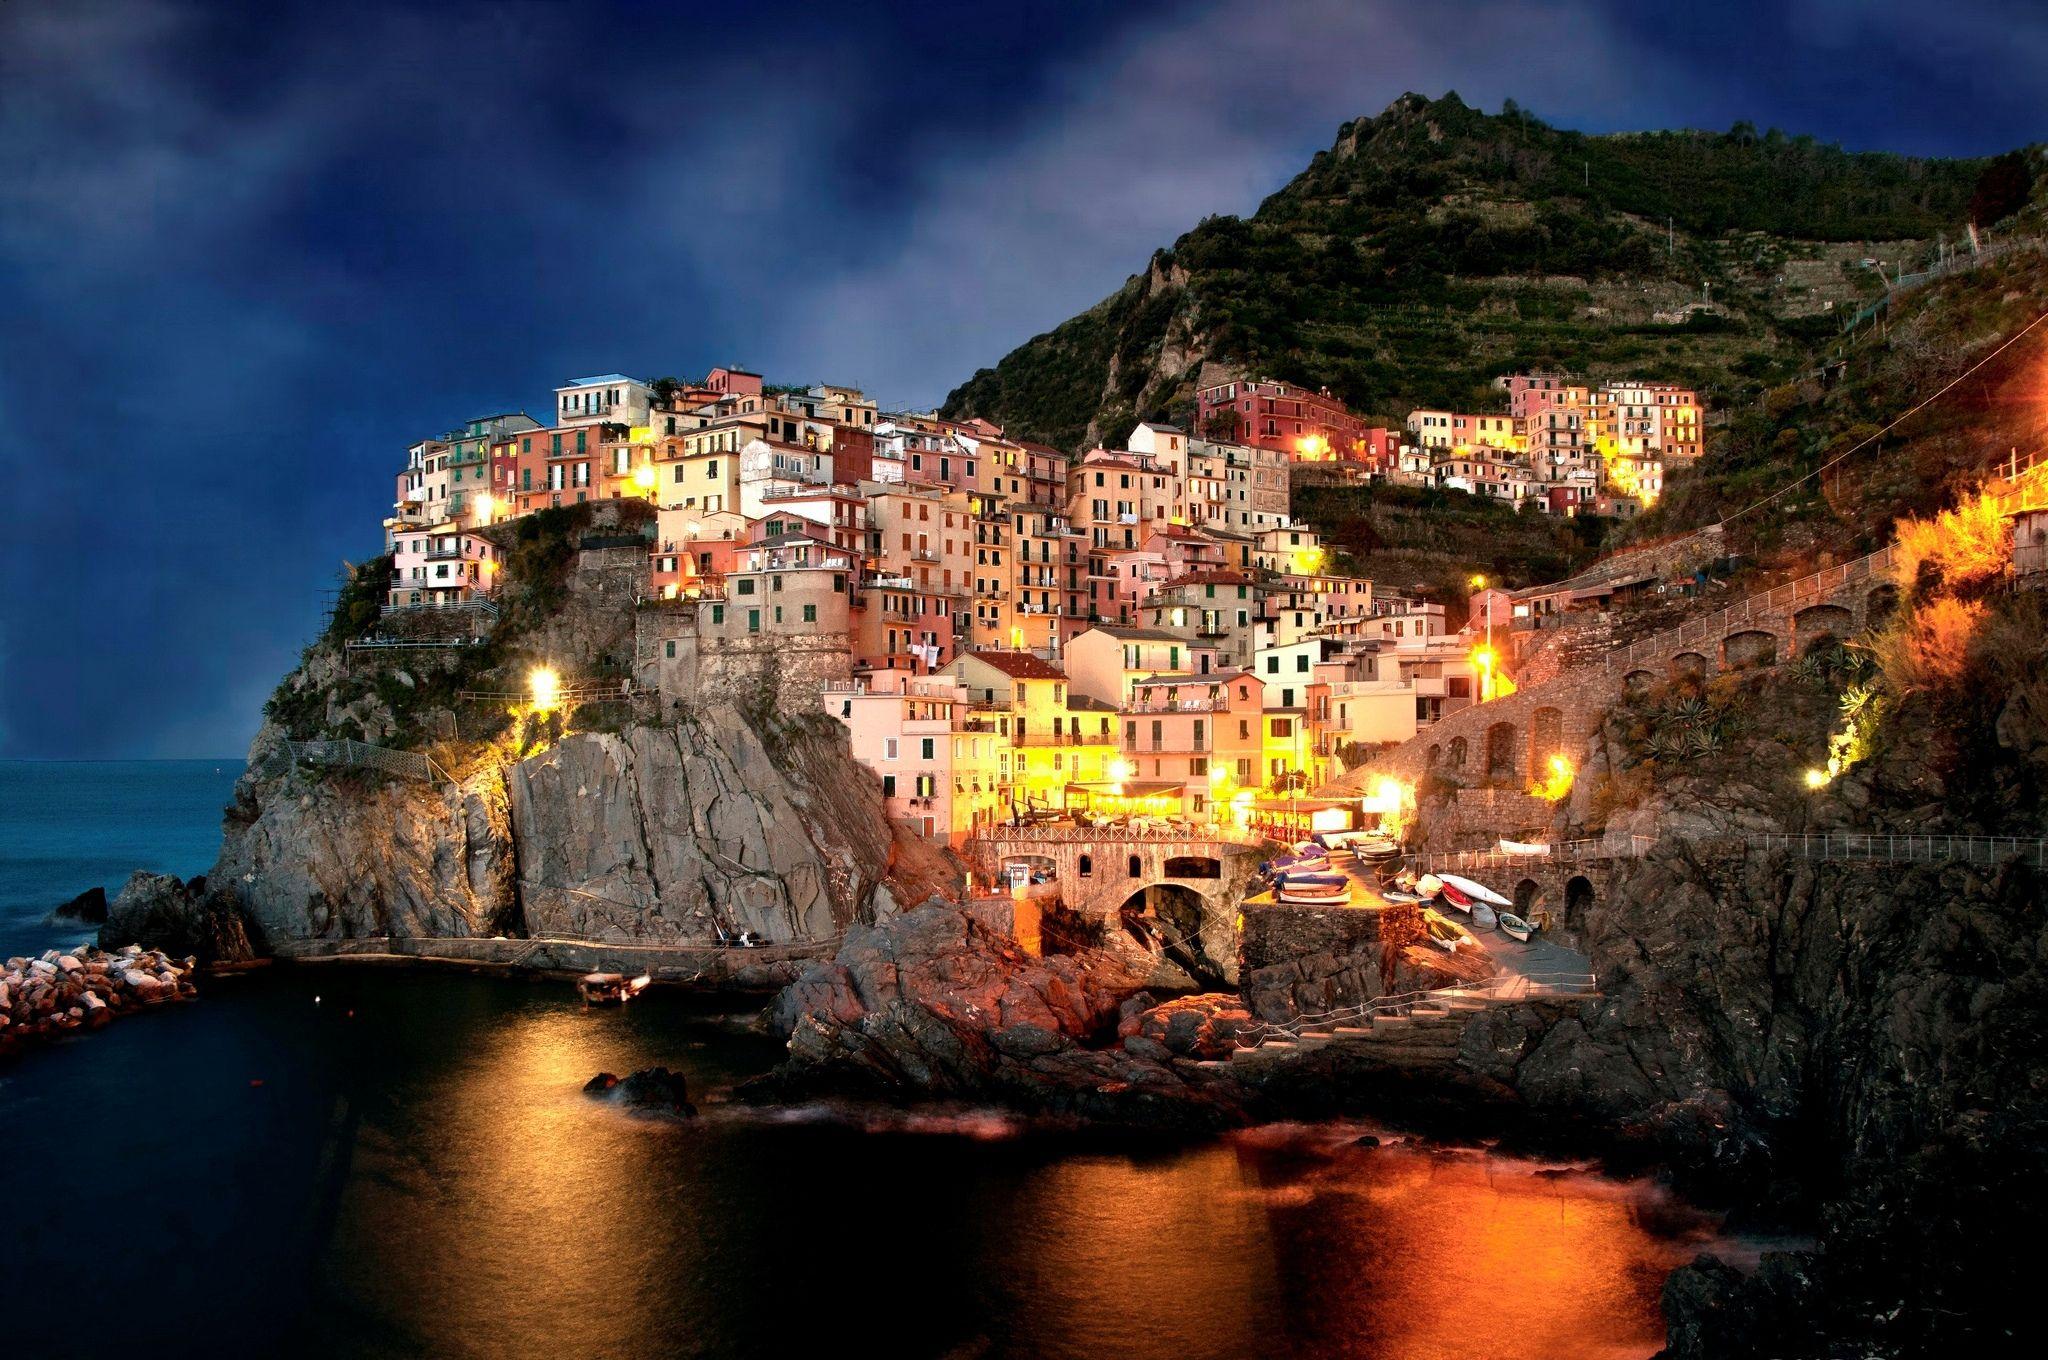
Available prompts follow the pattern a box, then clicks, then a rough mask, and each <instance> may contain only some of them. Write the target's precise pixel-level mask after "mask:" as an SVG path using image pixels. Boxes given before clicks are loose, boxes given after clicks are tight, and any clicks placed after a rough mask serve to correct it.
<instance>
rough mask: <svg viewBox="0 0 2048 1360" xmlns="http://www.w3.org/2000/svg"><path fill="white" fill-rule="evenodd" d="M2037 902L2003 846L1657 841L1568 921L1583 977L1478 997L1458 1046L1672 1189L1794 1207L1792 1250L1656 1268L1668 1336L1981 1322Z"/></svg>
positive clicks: (1896, 1344)
mask: <svg viewBox="0 0 2048 1360" xmlns="http://www.w3.org/2000/svg"><path fill="white" fill-rule="evenodd" d="M2041 901H2042V885H2041V882H2040V880H2039V878H2038V877H2037V876H2036V875H2035V874H2034V873H2033V872H2032V871H2030V870H2028V869H2026V868H2025V867H2023V866H2019V865H2009V866H2007V867H2006V868H2004V869H2001V870H1987V869H1982V868H1972V867H1969V866H1965V865H1959V864H1949V865H1882V866H1876V865H1871V866H1865V865H1820V866H1816V865H1810V864H1806V863H1801V862H1796V861H1791V860H1789V859H1787V858H1786V857H1784V856H1782V855H1777V854H1772V853H1762V852H1752V853H1748V854H1733V855H1716V856H1714V857H1712V858H1698V857H1695V856H1694V855H1693V854H1692V853H1691V852H1690V850H1689V849H1688V848H1687V847H1685V846H1682V845H1680V846H1675V847H1671V848H1667V849H1665V850H1662V851H1660V852H1659V853H1658V854H1656V855H1655V856H1653V857H1652V858H1650V859H1647V860H1645V861H1642V862H1640V863H1638V864H1636V865H1634V866H1633V867H1632V868H1631V869H1630V870H1629V871H1628V872H1627V873H1626V874H1625V875H1624V876H1623V877H1621V878H1620V879H1619V880H1618V882H1617V885H1616V891H1615V892H1614V893H1613V894H1612V895H1611V897H1610V898H1608V899H1607V900H1604V901H1601V902H1597V903H1595V904H1594V906H1593V907H1592V909H1591V910H1589V911H1588V912H1587V914H1586V919H1585V920H1584V921H1583V923H1582V928H1581V939H1582V941H1583V943H1584V944H1585V946H1586V948H1587V951H1588V953H1589V954H1590V955H1591V956H1592V958H1593V960H1594V963H1595V966H1596V968H1597V969H1598V971H1599V973H1600V978H1601V990H1602V993H1603V995H1602V998H1601V999H1600V1000H1599V1001H1598V1002H1592V1003H1586V1004H1583V1005H1579V1006H1575V1007H1569V1008H1563V1009H1562V1010H1559V1009H1556V1008H1553V1009H1551V1010H1550V1011H1548V1012H1547V1013H1546V1012H1542V1011H1538V1010H1537V1009H1535V1008H1517V1009H1514V1010H1501V1011H1496V1012H1492V1013H1489V1014H1487V1015H1485V1016H1483V1017H1481V1018H1480V1019H1479V1020H1477V1021H1475V1022H1474V1023H1473V1024H1472V1025H1471V1026H1469V1027H1468V1028H1467V1030H1466V1033H1465V1034H1464V1036H1463V1042H1462V1048H1461V1057H1462V1059H1463V1061H1464V1063H1465V1065H1466V1066H1467V1067H1468V1068H1470V1069H1472V1070H1474V1071H1476V1072H1479V1073H1481V1074H1484V1075H1486V1076H1488V1077H1490V1078H1492V1079H1494V1080H1496V1081H1499V1082H1501V1083H1502V1084H1503V1085H1504V1086H1506V1087H1508V1088H1511V1089H1512V1090H1513V1091H1515V1092H1516V1093H1517V1095H1518V1096H1519V1098H1520V1100H1521V1101H1523V1102H1525V1103H1526V1105H1527V1106H1528V1107H1530V1109H1532V1110H1533V1111H1534V1112H1536V1113H1537V1114H1539V1115H1553V1116H1558V1117H1560V1118H1564V1119H1569V1120H1573V1121H1575V1122H1578V1123H1580V1124H1581V1125H1582V1126H1584V1127H1589V1128H1598V1129H1605V1130H1608V1131H1609V1132H1610V1133H1611V1134H1612V1135H1613V1136H1614V1137H1616V1138H1617V1139H1619V1140H1621V1141H1622V1142H1623V1143H1624V1144H1634V1145H1636V1146H1639V1147H1641V1148H1642V1149H1644V1150H1645V1152H1647V1153H1648V1154H1649V1155H1650V1156H1653V1157H1654V1158H1656V1159H1657V1160H1659V1161H1662V1162H1665V1163H1667V1164H1669V1165H1672V1166H1675V1167H1677V1168H1679V1169H1680V1170H1681V1172H1682V1173H1684V1174H1686V1175H1687V1177H1688V1180H1689V1183H1690V1184H1692V1185H1693V1186H1694V1187H1696V1188H1697V1187H1707V1188H1710V1189H1718V1190H1719V1191H1721V1192H1724V1193H1726V1194H1728V1195H1729V1196H1731V1197H1733V1198H1736V1199H1738V1200H1740V1201H1744V1202H1751V1203H1759V1204H1763V1205H1768V1206H1770V1208H1771V1209H1772V1210H1773V1211H1775V1212H1778V1213H1783V1214H1787V1215H1791V1216H1794V1217H1810V1216H1813V1215H1818V1216H1819V1217H1820V1219H1821V1222H1822V1224H1823V1234H1822V1244H1823V1250H1822V1251H1821V1252H1820V1253H1819V1254H1818V1255H1815V1256H1801V1257H1797V1258H1791V1257H1788V1258H1785V1259H1783V1260H1781V1261H1779V1262H1778V1263H1777V1264H1776V1265H1775V1266H1773V1267H1772V1269H1770V1270H1768V1271H1765V1272H1762V1273H1760V1274H1759V1275H1757V1276H1754V1277H1751V1276H1740V1275H1736V1274H1733V1273H1731V1272H1727V1271H1725V1270H1724V1269H1720V1268H1706V1267H1699V1268H1688V1270H1689V1272H1690V1273H1687V1272H1681V1276H1680V1277H1676V1278H1675V1279H1674V1283H1673V1285H1672V1287H1671V1288H1670V1289H1669V1290H1667V1293H1666V1306H1667V1311H1668V1312H1669V1314H1670V1317H1671V1324H1672V1340H1673V1351H1672V1353H1673V1354H1674V1355H1698V1356H1709V1355H1711V1356H1721V1355H1741V1354H1752V1353H1754V1354H1790V1353H1808V1352H1807V1351H1805V1350H1802V1349H1801V1347H1802V1346H1804V1345H1805V1344H1806V1338H1807V1336H1808V1335H1809V1334H1812V1335H1824V1336H1829V1337H1833V1338H1841V1337H1850V1338H1854V1339H1855V1344H1857V1345H1867V1346H1871V1347H1874V1348H1880V1349H1878V1350H1874V1351H1873V1352H1871V1353H1885V1354H1904V1353H1918V1350H1919V1349H1921V1348H1924V1347H1926V1346H1929V1345H1933V1344H1935V1342H1936V1339H1937V1338H1944V1337H1946V1338H1949V1339H1951V1340H1952V1339H1954V1338H1956V1337H1957V1336H1958V1335H1969V1336H1975V1337H1977V1338H1979V1339H1980V1340H1988V1339H1990V1338H1992V1337H1993V1336H1995V1332H1992V1331H1976V1330H1971V1329H1972V1328H1975V1327H1976V1326H1977V1325H1978V1320H1984V1319H1989V1318H1992V1317H1994V1316H1995V1315H1996V1313H1997V1309H1998V1307H1999V1300H2000V1299H2001V1298H2010V1297H2013V1296H2014V1295H2015V1294H2016V1293H2017V1292H2018V1291H2020V1290H2021V1289H2023V1288H2024V1287H2025V1286H2024V1281H2023V1279H2022V1278H2021V1274H2020V1272H2021V1271H2022V1269H2023V1263H2024V1262H2025V1261H2026V1260H2027V1259H2028V1255H2027V1252H2026V1249H2025V1241H2024V1238H2025V1234H2026V1232H2027V1231H2028V1229H2027V1228H2026V1227H2024V1226H2023V1225H2026V1224H2030V1223H2031V1222H2032V1221H2033V1218H2034V1215H2035V1212H2036V1211H2037V1210H2038V1209H2039V1208H2040V1207H2042V1206H2043V1205H2048V1175H2044V1173H2043V1171H2042V1169H2041V1164H2040V1158H2039V1155H2038V1154H2039V1150H2040V1148H2041V1147H2042V1146H2044V1140H2048V1056H2044V1051H2043V1049H2042V1047H2041V1046H2040V1045H2039V1044H2038V1043H2036V1042H2034V1041H2033V1039H2032V1036H2034V1035H2037V1034H2038V1033H2039V1030H2040V1022H2041V1017H2042V1016H2043V1015H2044V1014H2048V918H2044V916H2043V913H2042V911H2041ZM2021 1036H2026V1037H2024V1038H2022V1037H2021ZM1901 1299H1906V1300H1910V1303H1909V1305H1908V1306H1907V1307H1904V1308H1900V1307H1898V1306H1897V1304H1898V1301H1899V1300H1901ZM1865 1305H1868V1306H1867V1307H1865ZM1959 1319H1962V1320H1964V1321H1963V1322H1961V1323H1959V1322H1958V1320H1959ZM1795 1321H1796V1324H1797V1325H1796V1327H1794V1326H1793V1324H1794V1322H1795ZM1959 1325H1960V1326H1962V1327H1964V1329H1965V1330H1964V1331H1963V1332H1961V1333H1959V1332H1958V1331H1957V1328H1958V1326H1959ZM1857 1353H1865V1352H1862V1351H1859V1352H1857Z"/></svg>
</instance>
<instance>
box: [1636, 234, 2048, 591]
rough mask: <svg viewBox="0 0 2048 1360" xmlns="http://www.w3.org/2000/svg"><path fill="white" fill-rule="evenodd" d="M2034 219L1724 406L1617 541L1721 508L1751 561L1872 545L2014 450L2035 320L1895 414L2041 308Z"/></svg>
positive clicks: (2043, 282)
mask: <svg viewBox="0 0 2048 1360" xmlns="http://www.w3.org/2000/svg"><path fill="white" fill-rule="evenodd" d="M2042 233H2043V222H2042V214H2041V211H2040V209H2038V208H2033V209H2029V210H2027V211H2026V212H2025V213H2024V214H2022V215H2021V216H2020V217H2019V218H2017V219H2015V220H2014V221H2013V222H2012V223H2011V224H2009V226H2008V229H2007V236H2008V240H2009V241H2010V245H2009V247H2008V248H2007V249H2006V251H2005V252H2004V253H2003V254H2002V255H2000V256H1999V257H1998V258H1996V259H1994V260H1991V261H1989V262H1987V263H1984V264H1981V265H1978V266H1976V267H1975V268H1971V269H1966V270H1962V271H1959V272H1957V273H1954V274H1951V275H1949V276H1947V277H1944V278H1941V279H1938V280H1936V281H1934V282H1932V283H1929V284H1927V285H1925V286H1924V287H1922V288H1919V289H1915V290H1911V291H1908V292H1904V293H1902V294H1900V296H1899V298H1898V300H1897V302H1896V303H1895V304H1894V306H1893V307H1892V309H1891V311H1890V314H1889V316H1888V318H1887V319H1886V322H1885V324H1883V325H1882V326H1875V327H1871V328H1869V329H1867V330H1866V331H1864V332H1861V333H1860V334H1859V338H1858V339H1857V341H1856V343H1854V344H1853V345H1849V346H1847V347H1845V348H1844V349H1842V350H1841V351H1840V353H1839V355H1838V356H1837V357H1835V358H1834V359H1833V360H1832V361H1831V362H1824V363H1821V364H1817V365H1815V366H1814V367H1812V368H1810V369H1809V370H1808V371H1806V372H1805V373H1803V374H1801V375H1800V376H1798V377H1797V378H1796V379H1795V380H1794V381H1791V382H1787V383H1782V384H1779V385H1777V386H1774V387H1771V388H1768V389H1766V390H1765V391H1763V392H1761V393H1759V394H1758V395H1757V396H1755V397H1754V398H1751V399H1749V400H1747V401H1744V402H1742V403H1741V404H1739V405H1737V406H1735V407H1734V408H1733V409H1730V410H1728V411H1727V412H1726V413H1725V423H1724V425H1723V426H1722V428H1721V429H1720V430H1718V431H1717V432H1716V434H1715V437H1714V438H1713V439H1711V440H1710V441H1709V443H1708V448H1707V454H1706V456H1705V457H1704V458H1703V459H1702V460H1701V462H1700V465H1699V467H1698V468H1696V469H1694V470H1692V471H1690V472H1687V473H1684V474H1681V475H1680V476H1678V477H1676V478H1674V479H1673V480H1672V481H1671V483H1670V485H1669V488H1668V494H1667V495H1666V497H1665V499H1664V500H1663V501H1662V502H1661V503H1660V504H1659V505H1657V506H1656V507H1655V508H1654V509H1653V510H1652V511H1651V512H1650V513H1649V514H1647V515H1644V516H1643V517H1641V518H1640V519H1637V520H1635V521H1632V522H1631V523H1630V524H1628V525H1627V526H1626V528H1625V529H1623V530H1621V531H1620V532H1619V533H1618V534H1617V539H1623V540H1625V539H1629V538H1643V537H1653V536H1657V535H1661V534H1665V533H1671V532H1677V531H1682V530H1685V529H1690V528H1694V527H1697V526H1700V525H1703V524H1711V523H1715V522H1717V521H1720V520H1722V519H1724V518H1727V517H1729V516H1733V517H1734V518H1732V519H1730V520H1729V524H1728V529H1729V536H1730V538H1729V541H1730V546H1731V547H1733V548H1735V549H1736V550H1738V551H1740V552H1741V553H1743V554H1744V555H1745V556H1749V557H1753V558H1755V559H1757V560H1759V561H1763V562H1766V563H1772V562H1799V561H1804V560H1807V559H1809V558H1812V557H1813V556H1815V555H1816V554H1817V553H1819V552H1822V551H1826V552H1832V553H1834V554H1835V555H1837V556H1846V555H1848V554H1851V553H1857V552H1864V551H1868V550H1871V549H1874V548H1876V547H1878V546H1880V545H1881V544H1882V543H1884V542H1885V541H1886V540H1887V539H1888V538H1889V537H1890V533H1891V526H1892V523H1893V521H1894V520H1896V519H1897V518H1899V517H1900V516H1902V515H1908V514H1919V515H1926V514H1929V513H1932V512H1933V511H1934V510H1936V509H1939V508H1941V507H1942V506H1944V505H1946V504H1949V503H1950V502H1952V501H1953V500H1954V499H1955V498H1956V496H1957V495H1958V494H1959V493H1960V491H1961V490H1962V489H1963V488H1964V487H1966V486H1968V485H1971V484H1973V483H1975V482H1976V481H1978V480H1980V479H1981V477H1982V476H1983V474H1984V472H1985V470H1986V469H1988V468H1990V467H1991V466H1992V465H1993V464H1994V463H1996V462H1997V461H1999V460H2000V459H2002V458H2006V457H2009V456H2010V455H2011V453H2012V451H2014V450H2018V452H2019V454H2020V455H2021V456H2022V457H2024V456H2025V455H2026V454H2028V453H2029V452H2031V451H2034V450H2038V449H2040V448H2042V447H2043V445H2044V443H2048V324H2043V325H2042V326H2041V327H2039V328H2038V329H2036V330H2034V331H2033V332H2031V333H2030V334H2028V335H2026V336H2025V337H2024V338H2022V339H2020V340H2018V341H2017V342H2016V343H2014V344H2013V345H2012V346H2011V347H2010V348H2008V349H2006V350H2005V351H2004V352H2003V353H2001V354H1998V355H1997V357H1996V358H1993V359H1991V361H1990V362H1989V363H1987V364H1985V365H1984V367H1983V368H1982V369H1981V370H1980V371H1978V372H1976V373H1975V374H1973V375H1972V376H1970V377H1969V378H1967V379H1966V380H1964V381H1962V382H1961V383H1959V384H1958V385H1957V386H1956V387H1955V388H1954V389H1953V390H1952V391H1950V392H1948V393H1947V394H1946V395H1945V396H1942V397H1941V398H1940V399H1939V400H1937V401H1934V402H1933V403H1932V404H1931V405H1929V406H1928V407H1927V408H1926V409H1925V410H1923V411H1920V412H1918V413H1917V414H1912V415H1907V413H1908V412H1910V411H1912V410H1913V408H1914V407H1915V406H1917V405H1918V404H1919V403H1920V402H1922V401H1923V400H1925V399H1927V398H1930V397H1933V396H1934V395H1935V394H1936V393H1937V392H1939V391H1941V389H1942V388H1944V387H1945V386H1947V385H1948V384H1949V383H1950V382H1951V381H1953V380H1955V379H1957V378H1958V377H1959V376H1960V375H1962V374H1964V373H1965V372H1967V371H1968V370H1970V369H1971V368H1972V367H1973V366H1974V365H1976V364H1977V363H1978V362H1979V361H1980V360H1983V359H1986V358H1987V357H1988V356H1990V355H1992V354H1993V352H1994V351H1996V350H1997V349H1998V347H1999V346H2000V345H2001V344H2003V343H2004V342H2005V341H2006V340H2008V339H2009V338H2011V337H2013V336H2015V335H2018V334H2019V333H2020V332H2021V331H2022V330H2023V329H2024V328H2025V327H2027V326H2028V325H2029V324H2030V323H2032V322H2033V321H2035V319H2036V318H2038V317H2040V316H2041V315H2042V314H2043V313H2048V242H2044V240H2043V235H2042ZM1901 416H1905V417H1906V418H1905V419H1904V420H1903V421H1899V423H1898V425H1897V427H1896V428H1895V429H1894V430H1892V432H1891V433H1889V434H1887V435H1884V436H1883V437H1881V438H1880V437H1878V436H1879V431H1880V430H1882V429H1884V427H1885V426H1886V425H1888V424H1891V423H1892V422H1894V421H1895V420H1898V418H1899V417H1901ZM1859 446H1860V447H1859ZM1852 450H1854V451H1853V452H1852ZM1843 455H1847V456H1846V457H1844V456H1843ZM1837 459H1839V460H1840V461H1839V462H1837V461H1836V460H1837ZM1830 463H1834V464H1835V465H1834V466H1833V467H1830V468H1829V469H1828V470H1827V471H1826V472H1824V473H1822V474H1821V475H1819V476H1817V477H1814V478H1812V479H1810V480H1808V481H1806V482H1804V483H1800V484H1798V485H1793V484H1794V483H1796V482H1797V481H1798V479H1799V478H1800V477H1801V476H1802V475H1804V474H1807V473H1811V472H1814V471H1815V470H1816V469H1819V468H1821V467H1823V466H1824V465H1827V464H1830ZM1787 487H1790V488H1791V489H1790V490H1785V488H1787ZM1779 492H1783V494H1778V495H1776V497H1775V499H1771V500H1770V501H1769V503H1768V504H1764V505H1762V506H1760V507H1759V508H1754V509H1752V508H1751V507H1757V506H1758V503H1759V502H1760V501H1764V500H1765V499H1766V498H1767V497H1772V496H1773V495H1774V493H1779Z"/></svg>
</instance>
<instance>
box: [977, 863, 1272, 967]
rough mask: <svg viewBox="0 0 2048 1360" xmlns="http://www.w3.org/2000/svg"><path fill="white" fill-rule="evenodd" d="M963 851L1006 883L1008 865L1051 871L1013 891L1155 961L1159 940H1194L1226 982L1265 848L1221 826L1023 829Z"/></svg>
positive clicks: (987, 874) (984, 873) (983, 873)
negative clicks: (1044, 879)
mask: <svg viewBox="0 0 2048 1360" xmlns="http://www.w3.org/2000/svg"><path fill="white" fill-rule="evenodd" d="M965 853H966V857H967V862H968V864H969V865H970V866H971V867H972V868H973V870H974V871H975V873H976V874H978V875H979V876H980V877H982V878H984V879H988V880H991V881H994V882H997V883H1004V882H1008V881H1010V879H1011V870H1012V868H1013V867H1021V868H1023V869H1024V870H1025V872H1026V873H1027V874H1036V875H1040V876H1042V875H1044V874H1047V873H1050V875H1051V879H1050V882H1048V883H1042V884H1036V885H1033V884H1029V883H1027V884H1025V885H1024V886H1023V887H1022V888H1021V889H1020V890H1019V895H1020V897H1022V898H1024V899H1027V900H1034V901H1041V902H1042V901H1045V900H1049V899H1053V898H1057V900H1058V901H1059V902H1060V903H1061V904H1062V905H1064V906H1065V907H1066V908H1067V909H1068V910H1070V911H1073V912H1075V913H1077V914H1078V915H1080V916H1082V917H1085V918H1087V919H1088V920H1089V921H1091V922H1093V923H1095V924H1097V925H1100V926H1101V927H1102V928H1103V935H1104V938H1105V940H1107V941H1110V942H1112V943H1113V944H1115V945H1116V946H1117V947H1118V948H1119V949H1122V950H1125V951H1126V952H1128V951H1129V950H1130V949H1131V948H1132V947H1133V946H1141V947H1143V948H1144V949H1145V951H1146V953H1147V956H1148V958H1149V959H1151V960H1152V961H1154V962H1156V961H1157V960H1158V957H1159V954H1160V948H1159V946H1160V944H1161V943H1167V944H1185V945H1189V946H1198V947H1199V951H1200V953H1201V954H1202V955H1204V956H1206V962H1208V963H1210V964H1213V965H1214V969H1215V971H1216V973H1217V974H1218V975H1219V976H1221V977H1222V978H1223V979H1224V980H1225V981H1233V980H1234V975H1235V972H1236V960H1237V914H1238V906H1239V904H1240V903H1242V902H1243V900H1244V895H1245V888H1246V885H1247V884H1248V883H1249V882H1250V880H1251V878H1252V877H1253V875H1254V874H1255V873H1256V872H1257V870H1258V866H1259V862H1260V861H1261V860H1263V859H1265V858H1267V856H1268V854H1269V849H1268V847H1267V845H1266V842H1265V841H1264V840H1263V839H1261V838H1260V837H1257V836H1254V835H1250V834H1240V833H1233V832H1223V831H1202V832H1194V831H1189V830H1158V831H1139V830H1132V829H1129V828H1121V827H1079V826H1023V827H996V828H993V829H991V830H989V831H986V832H984V833H982V834H981V835H980V836H977V837H975V838H974V839H973V840H970V841H969V842H968V843H967V846H966V852H965ZM1018 933H1019V934H1020V935H1022V934H1025V933H1027V932H1025V931H1024V930H1022V929H1021V927H1020V929H1019V932H1018Z"/></svg>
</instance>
